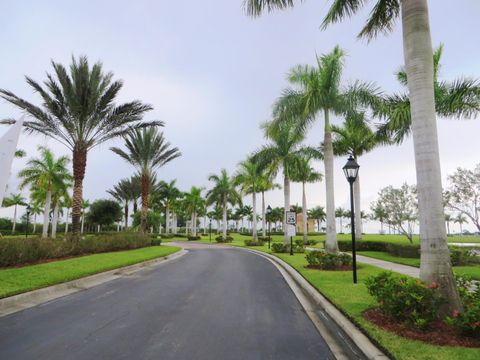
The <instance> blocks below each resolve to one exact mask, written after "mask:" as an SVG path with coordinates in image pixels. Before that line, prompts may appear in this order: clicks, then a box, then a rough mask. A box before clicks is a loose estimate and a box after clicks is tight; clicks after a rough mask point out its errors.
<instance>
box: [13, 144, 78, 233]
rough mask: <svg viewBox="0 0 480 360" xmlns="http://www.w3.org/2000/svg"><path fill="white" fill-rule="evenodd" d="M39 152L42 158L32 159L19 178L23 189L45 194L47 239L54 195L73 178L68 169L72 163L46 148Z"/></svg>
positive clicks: (44, 224) (44, 223) (40, 147)
mask: <svg viewBox="0 0 480 360" xmlns="http://www.w3.org/2000/svg"><path fill="white" fill-rule="evenodd" d="M38 152H39V155H40V156H39V157H38V158H33V159H30V160H29V161H28V162H27V165H26V167H25V169H23V170H22V171H20V172H19V174H18V176H19V177H20V178H21V179H22V182H21V184H20V188H21V189H22V188H24V187H25V186H27V185H29V186H30V187H31V188H32V189H34V190H35V191H38V192H40V193H41V194H45V202H44V204H45V208H44V210H43V215H44V216H43V229H42V237H44V238H46V237H47V236H48V226H49V215H50V210H51V205H52V196H53V193H55V192H56V191H58V190H59V189H63V188H64V187H65V186H66V184H67V183H70V182H71V181H72V176H71V175H70V172H69V171H68V169H67V166H68V164H69V162H70V160H69V158H68V157H67V156H61V157H59V158H57V159H55V156H54V154H53V153H52V151H51V150H50V149H48V148H46V147H44V146H39V147H38Z"/></svg>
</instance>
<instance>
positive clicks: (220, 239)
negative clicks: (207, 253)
mask: <svg viewBox="0 0 480 360" xmlns="http://www.w3.org/2000/svg"><path fill="white" fill-rule="evenodd" d="M215 241H216V242H218V243H231V242H232V241H233V237H231V236H228V235H227V237H226V238H225V239H224V238H223V236H222V235H220V236H217V237H216V238H215Z"/></svg>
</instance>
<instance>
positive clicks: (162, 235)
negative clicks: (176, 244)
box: [160, 234, 174, 239]
mask: <svg viewBox="0 0 480 360" xmlns="http://www.w3.org/2000/svg"><path fill="white" fill-rule="evenodd" d="M173 236H174V235H173V234H161V235H160V238H162V239H173Z"/></svg>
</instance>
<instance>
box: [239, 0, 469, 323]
mask: <svg viewBox="0 0 480 360" xmlns="http://www.w3.org/2000/svg"><path fill="white" fill-rule="evenodd" d="M367 2H368V1H365V0H334V2H333V4H332V6H331V7H330V10H329V11H328V13H327V15H326V17H325V19H324V21H323V27H324V28H325V27H327V26H328V25H330V24H332V23H335V22H339V21H341V20H343V19H345V18H349V17H351V16H353V15H354V14H356V13H358V12H360V11H361V10H362V9H363V8H364V6H365V5H366V4H367ZM295 3H296V2H295V1H294V0H246V1H245V4H246V9H247V13H248V14H250V15H253V16H258V15H260V14H261V13H262V12H263V11H264V10H267V11H269V10H273V9H284V8H288V7H292V6H294V5H295ZM428 16H429V15H428V1H427V0H388V1H387V0H376V1H375V5H374V7H373V9H372V11H371V13H370V16H369V19H368V20H367V23H366V25H365V26H364V28H363V29H362V30H361V32H360V34H359V36H360V37H366V38H368V39H373V38H374V37H376V36H377V35H379V34H380V33H388V32H391V31H392V30H393V28H394V25H395V21H396V20H397V19H398V18H399V17H400V18H401V23H402V30H403V49H404V51H403V52H404V58H405V70H406V71H405V72H406V74H407V78H408V93H409V99H410V111H411V114H412V133H413V143H414V150H415V165H416V172H417V191H418V207H419V215H420V216H419V220H420V239H421V259H420V278H421V279H422V280H424V281H426V282H429V283H430V282H437V283H438V284H440V290H441V292H442V294H443V296H444V297H445V299H446V300H447V301H446V304H445V306H442V310H443V313H444V315H446V314H447V313H450V314H451V313H453V311H454V310H455V309H460V310H461V309H462V306H461V302H460V297H459V295H458V291H457V288H456V284H455V279H454V276H453V271H452V265H451V261H450V252H449V250H448V244H447V234H446V231H445V223H444V220H445V219H444V209H443V197H442V183H441V179H442V176H441V171H440V154H439V148H438V136H437V124H436V118H435V86H434V81H433V80H434V62H433V50H432V40H431V33H430V22H429V18H428ZM327 180H328V177H327Z"/></svg>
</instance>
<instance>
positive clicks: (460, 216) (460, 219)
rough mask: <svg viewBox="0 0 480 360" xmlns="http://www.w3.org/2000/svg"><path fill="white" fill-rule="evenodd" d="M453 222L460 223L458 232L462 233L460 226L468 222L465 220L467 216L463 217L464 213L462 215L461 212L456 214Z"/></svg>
mask: <svg viewBox="0 0 480 360" xmlns="http://www.w3.org/2000/svg"><path fill="white" fill-rule="evenodd" d="M453 222H454V223H455V224H458V225H460V234H462V235H463V228H462V226H463V224H466V223H468V220H467V218H466V217H465V215H463V214H458V215H457V216H456V217H455V218H454V219H453Z"/></svg>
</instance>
